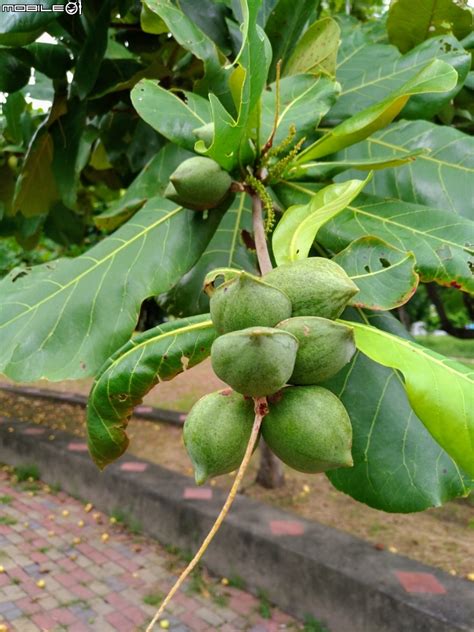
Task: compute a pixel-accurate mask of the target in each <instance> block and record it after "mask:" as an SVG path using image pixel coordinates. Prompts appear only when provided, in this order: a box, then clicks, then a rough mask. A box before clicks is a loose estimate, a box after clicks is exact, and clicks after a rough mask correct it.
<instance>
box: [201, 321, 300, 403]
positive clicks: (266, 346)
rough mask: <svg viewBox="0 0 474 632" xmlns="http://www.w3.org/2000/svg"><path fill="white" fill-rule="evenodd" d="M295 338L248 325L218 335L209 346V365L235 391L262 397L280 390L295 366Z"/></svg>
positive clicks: (281, 332)
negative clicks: (244, 327) (245, 327)
mask: <svg viewBox="0 0 474 632" xmlns="http://www.w3.org/2000/svg"><path fill="white" fill-rule="evenodd" d="M297 350H298V341H297V340H296V338H295V337H294V336H293V335H292V334H289V333H287V332H286V331H280V330H279V329H271V328H270V327H250V328H249V329H242V330H240V331H233V332H231V333H229V334H225V335H224V336H220V337H219V338H217V340H215V341H214V343H213V345H212V348H211V361H212V368H213V369H214V371H215V373H216V375H217V376H218V377H220V379H221V380H223V381H224V382H225V383H226V384H228V385H229V386H231V387H232V388H233V389H234V391H237V392H238V393H242V394H243V395H249V396H251V397H264V396H265V395H271V394H272V393H276V391H278V390H280V389H281V388H282V387H283V386H284V385H285V384H286V383H287V381H288V379H289V378H290V376H291V374H292V373H293V368H294V366H295V359H296V352H297Z"/></svg>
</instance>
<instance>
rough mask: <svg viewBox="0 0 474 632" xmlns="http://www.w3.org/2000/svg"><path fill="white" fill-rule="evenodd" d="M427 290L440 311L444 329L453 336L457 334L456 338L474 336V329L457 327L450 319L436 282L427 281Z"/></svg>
mask: <svg viewBox="0 0 474 632" xmlns="http://www.w3.org/2000/svg"><path fill="white" fill-rule="evenodd" d="M426 290H427V292H428V296H429V297H430V300H431V302H432V303H433V305H434V306H435V308H436V311H437V312H438V316H439V320H440V321H441V327H442V328H443V329H444V331H445V332H446V333H448V334H450V335H451V336H456V338H463V339H468V338H470V339H472V338H474V330H472V329H463V328H462V327H455V326H454V325H453V324H452V322H451V321H450V320H449V318H448V315H447V314H446V310H445V309H444V305H443V301H442V300H441V298H440V297H439V294H438V290H437V287H436V285H435V284H434V283H427V284H426Z"/></svg>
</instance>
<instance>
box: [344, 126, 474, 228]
mask: <svg viewBox="0 0 474 632" xmlns="http://www.w3.org/2000/svg"><path fill="white" fill-rule="evenodd" d="M416 151H422V152H423V153H421V154H420V155H418V156H417V158H416V160H415V161H414V162H410V163H409V164H408V165H406V166H404V167H402V168H398V169H387V170H386V171H380V172H378V173H376V174H374V178H373V179H372V182H371V183H370V184H369V186H368V187H367V192H370V193H374V194H375V195H380V196H381V197H388V198H400V199H402V200H404V201H405V202H415V203H416V204H425V205H426V206H430V207H432V208H438V209H442V210H444V211H453V212H454V213H459V214H460V215H464V217H468V218H472V200H474V138H472V137H471V136H468V135H467V134H463V132H460V131H459V130H457V129H454V128H452V127H447V126H445V125H443V126H441V125H435V124H434V123H429V122H428V121H400V122H398V123H394V124H393V125H390V126H389V127H387V129H385V130H381V131H380V132H377V133H376V134H374V135H372V136H370V137H369V138H367V139H366V140H365V141H363V142H361V143H358V144H357V145H354V146H352V147H348V148H347V149H345V150H344V151H342V152H340V153H339V154H336V155H335V156H334V159H335V160H339V161H341V162H342V163H343V162H344V161H347V167H348V168H351V162H357V161H359V160H369V161H372V160H387V161H390V160H398V159H403V158H406V157H407V156H410V154H412V152H416ZM351 176H352V174H351V173H349V174H344V176H341V179H345V178H347V177H351Z"/></svg>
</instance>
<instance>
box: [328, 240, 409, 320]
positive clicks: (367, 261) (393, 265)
mask: <svg viewBox="0 0 474 632" xmlns="http://www.w3.org/2000/svg"><path fill="white" fill-rule="evenodd" d="M333 261H335V262H336V263H338V264H339V265H340V266H342V267H343V268H344V270H345V271H346V272H347V274H348V275H349V276H350V277H351V279H352V280H353V281H354V283H355V284H356V285H357V287H358V288H359V292H358V293H357V295H356V296H355V297H354V299H353V300H352V302H351V304H352V305H354V306H355V307H365V308H367V309H373V310H389V309H395V308H396V307H400V306H401V305H404V304H405V303H406V302H407V301H408V300H409V299H410V298H411V297H412V296H413V294H414V293H415V291H416V288H417V287H418V274H417V273H416V272H415V264H416V261H415V257H414V255H413V253H411V252H402V251H401V250H398V249H397V248H393V246H390V245H389V244H387V243H386V242H384V241H382V240H381V239H378V238H377V237H361V238H360V239H356V241H353V242H352V243H351V244H350V245H349V246H347V248H346V249H345V250H343V251H342V252H340V253H339V254H337V255H336V256H335V257H334V258H333Z"/></svg>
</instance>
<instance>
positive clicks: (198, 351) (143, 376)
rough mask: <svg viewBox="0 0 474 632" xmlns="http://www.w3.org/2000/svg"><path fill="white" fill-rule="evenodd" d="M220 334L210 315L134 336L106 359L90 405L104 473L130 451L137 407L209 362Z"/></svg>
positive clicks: (92, 445)
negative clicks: (161, 385) (163, 386)
mask: <svg viewBox="0 0 474 632" xmlns="http://www.w3.org/2000/svg"><path fill="white" fill-rule="evenodd" d="M216 336H217V334H216V332H215V330H214V328H213V326H212V322H211V320H210V318H209V314H206V315H204V316H195V317H194V318H189V319H185V320H174V321H171V322H168V323H164V324H163V325H159V326H158V327H155V328H153V329H150V330H148V331H146V332H145V333H143V334H139V335H138V336H135V337H134V338H132V339H131V340H130V341H129V342H127V343H126V344H125V345H124V346H123V347H121V348H120V349H119V350H118V351H117V352H116V353H114V355H113V356H112V357H111V358H109V359H108V360H107V362H106V363H105V364H104V366H103V367H102V369H101V370H100V372H99V374H98V375H97V377H96V379H95V381H94V385H93V387H92V390H91V392H90V395H89V402H88V404H87V434H88V443H89V451H90V453H91V456H92V458H93V459H94V461H95V463H96V464H97V465H98V466H99V467H100V468H101V469H103V468H104V467H105V466H106V465H108V464H109V463H112V461H115V459H118V458H119V456H121V455H122V454H123V453H124V452H125V450H126V449H127V447H128V443H129V439H128V437H127V432H126V429H127V424H128V420H129V418H130V416H131V414H132V412H133V409H134V407H135V406H136V405H137V404H140V403H141V402H142V400H143V397H144V396H145V395H146V394H147V393H148V392H149V391H150V390H151V389H152V388H153V387H154V386H155V385H156V384H158V383H159V382H162V381H165V380H171V379H173V378H174V377H175V376H176V375H178V373H182V372H183V371H185V370H186V369H188V368H189V369H190V368H191V367H193V366H195V365H196V364H198V363H199V362H202V360H204V359H205V358H207V356H208V355H209V354H210V351H211V345H212V343H213V342H214V340H215V338H216Z"/></svg>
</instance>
